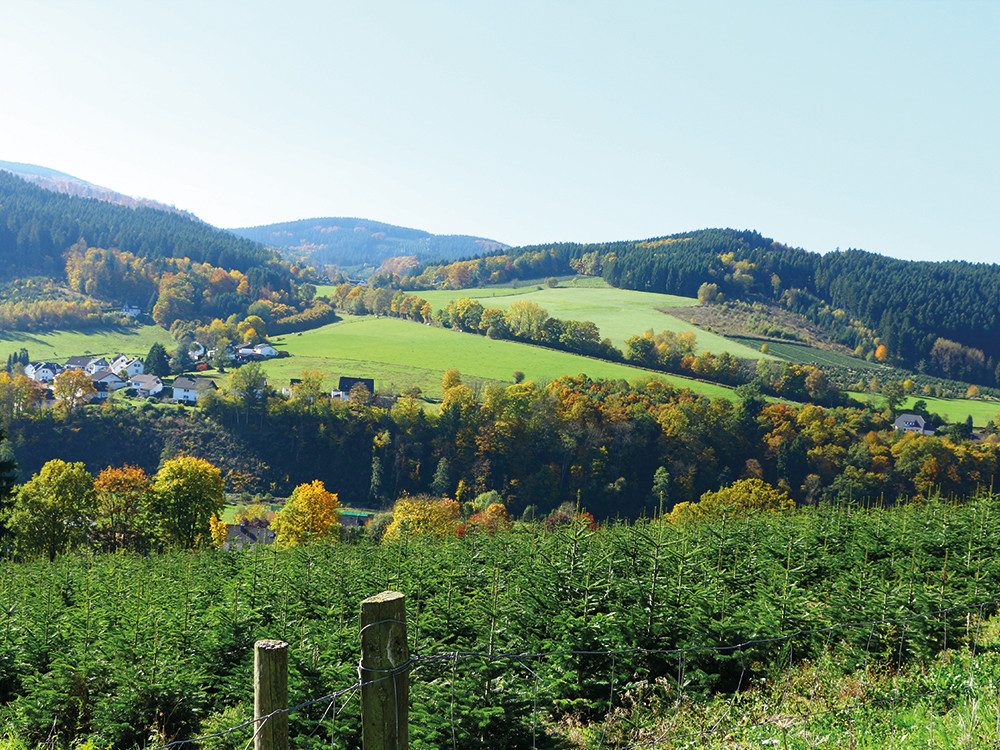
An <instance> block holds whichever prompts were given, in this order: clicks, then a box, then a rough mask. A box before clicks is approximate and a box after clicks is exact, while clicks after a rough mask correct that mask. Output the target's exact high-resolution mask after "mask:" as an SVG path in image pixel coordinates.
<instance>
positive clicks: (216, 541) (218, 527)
mask: <svg viewBox="0 0 1000 750" xmlns="http://www.w3.org/2000/svg"><path fill="white" fill-rule="evenodd" d="M208 530H209V532H210V533H211V535H212V544H213V545H215V546H216V547H218V548H219V549H221V548H222V545H224V544H225V543H226V537H227V536H229V524H228V523H226V522H225V521H223V520H220V518H219V515H218V514H217V513H213V514H212V517H211V518H209V519H208Z"/></svg>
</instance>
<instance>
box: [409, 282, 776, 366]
mask: <svg viewBox="0 0 1000 750" xmlns="http://www.w3.org/2000/svg"><path fill="white" fill-rule="evenodd" d="M419 294H420V296H421V297H423V298H424V299H426V300H427V301H428V302H430V303H431V306H432V307H433V308H434V309H435V310H438V309H441V308H442V307H444V306H445V305H447V304H448V303H449V302H450V301H451V300H454V299H461V298H463V297H467V298H469V299H476V300H479V302H480V303H481V304H482V305H483V307H487V308H489V307H497V308H499V309H501V310H504V309H506V308H508V307H510V305H511V304H513V303H514V302H517V301H519V300H528V301H530V302H536V303H537V304H538V305H540V306H541V307H544V308H545V309H546V310H548V312H549V315H551V316H553V317H555V318H560V319H562V320H590V321H593V322H594V323H596V324H597V326H598V328H600V329H601V336H606V337H608V338H610V339H611V341H612V343H613V344H614V345H615V346H618V347H624V346H625V340H626V339H628V338H629V337H630V336H634V335H636V334H638V333H642V332H644V331H647V330H649V329H652V330H653V332H654V333H659V332H660V331H663V330H668V331H674V332H675V333H683V332H684V331H693V332H694V333H695V335H696V336H697V348H698V351H709V352H712V353H714V354H722V352H729V353H730V354H733V355H735V356H737V357H745V358H747V359H761V358H762V357H764V356H765V355H764V354H762V353H761V352H760V351H759V350H758V349H756V348H752V347H748V346H744V345H743V344H740V343H736V342H734V341H732V340H730V339H727V338H725V337H723V336H720V335H718V334H715V333H712V332H711V331H706V330H704V329H701V328H698V327H697V326H695V325H694V324H692V323H691V322H690V321H688V320H684V319H683V318H681V317H678V316H676V315H674V314H670V313H664V312H662V311H661V309H660V308H677V307H692V306H695V305H697V304H698V301H697V300H695V299H693V298H691V297H677V296H675V295H671V294H655V293H653V292H634V291H631V290H629V289H616V288H614V287H610V286H603V287H575V286H562V285H560V286H558V287H554V288H553V287H548V286H543V287H541V288H538V287H536V288H534V289H532V288H527V287H525V288H521V289H505V288H503V289H502V288H497V289H492V288H491V289H457V290H440V291H432V292H420V293H419Z"/></svg>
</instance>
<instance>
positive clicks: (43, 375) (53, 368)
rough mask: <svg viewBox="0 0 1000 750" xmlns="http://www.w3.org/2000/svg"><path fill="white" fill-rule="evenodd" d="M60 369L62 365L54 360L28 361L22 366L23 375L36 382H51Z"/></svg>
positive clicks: (61, 369)
mask: <svg viewBox="0 0 1000 750" xmlns="http://www.w3.org/2000/svg"><path fill="white" fill-rule="evenodd" d="M62 371H63V367H62V365H57V364H56V363H55V362H29V363H28V364H27V365H26V366H25V368H24V374H25V376H26V377H27V378H29V379H30V380H34V381H36V382H38V383H51V382H52V381H53V380H55V379H56V375H58V374H59V373H61V372H62Z"/></svg>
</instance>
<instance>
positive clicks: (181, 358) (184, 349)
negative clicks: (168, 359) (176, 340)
mask: <svg viewBox="0 0 1000 750" xmlns="http://www.w3.org/2000/svg"><path fill="white" fill-rule="evenodd" d="M193 364H194V363H193V362H192V361H191V354H190V352H189V351H188V345H187V344H186V343H185V342H183V341H182V342H181V343H180V344H178V345H177V349H175V350H174V356H173V358H172V363H171V365H170V370H171V372H172V373H173V374H175V375H180V374H181V373H183V372H187V371H188V370H190V369H191V367H192V366H193Z"/></svg>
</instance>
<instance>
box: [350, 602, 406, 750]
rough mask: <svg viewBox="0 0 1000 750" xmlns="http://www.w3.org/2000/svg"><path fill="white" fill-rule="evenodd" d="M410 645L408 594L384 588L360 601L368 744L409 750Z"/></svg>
mask: <svg viewBox="0 0 1000 750" xmlns="http://www.w3.org/2000/svg"><path fill="white" fill-rule="evenodd" d="M409 661H410V646H409V644H408V643H407V641H406V598H405V597H404V596H403V595H402V594H401V593H399V592H398V591H383V592H382V593H381V594H376V595H375V596H372V597H369V598H368V599H365V600H364V601H363V602H361V665H360V676H361V740H362V748H363V749H364V750H408V748H409V746H410V730H409V726H408V722H409V713H410V710H409V702H410V675H409V668H408V663H409Z"/></svg>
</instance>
